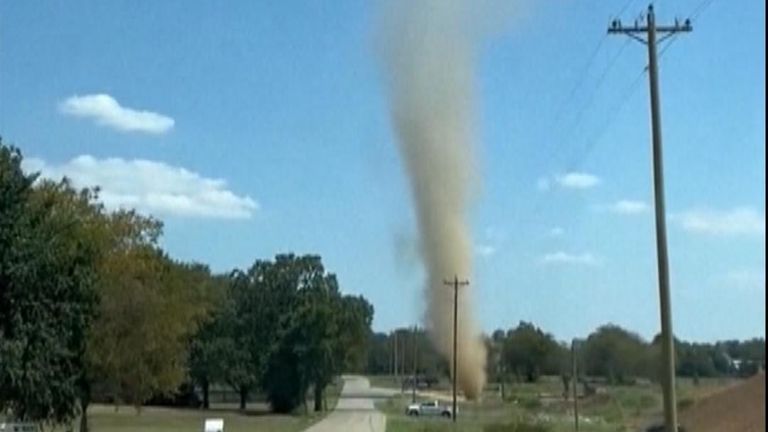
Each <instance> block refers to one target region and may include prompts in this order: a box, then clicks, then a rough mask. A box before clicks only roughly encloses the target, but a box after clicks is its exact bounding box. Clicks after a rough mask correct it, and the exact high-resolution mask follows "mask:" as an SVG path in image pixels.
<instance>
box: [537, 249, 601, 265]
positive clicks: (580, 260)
mask: <svg viewBox="0 0 768 432" xmlns="http://www.w3.org/2000/svg"><path fill="white" fill-rule="evenodd" d="M541 262H542V263H543V264H574V265H586V266H594V265H597V264H598V261H597V258H595V256H594V255H592V254H591V253H589V252H585V253H582V254H570V253H567V252H563V251H558V252H553V253H548V254H546V255H544V256H543V257H542V258H541Z"/></svg>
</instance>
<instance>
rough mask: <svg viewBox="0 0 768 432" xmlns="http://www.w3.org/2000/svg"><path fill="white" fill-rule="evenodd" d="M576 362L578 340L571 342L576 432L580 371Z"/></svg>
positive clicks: (577, 425)
mask: <svg viewBox="0 0 768 432" xmlns="http://www.w3.org/2000/svg"><path fill="white" fill-rule="evenodd" d="M577 364H578V363H577V361H576V339H573V341H571V366H572V369H573V379H572V381H573V382H572V383H571V387H573V389H572V390H573V424H574V426H575V428H576V432H578V430H579V370H578V366H577Z"/></svg>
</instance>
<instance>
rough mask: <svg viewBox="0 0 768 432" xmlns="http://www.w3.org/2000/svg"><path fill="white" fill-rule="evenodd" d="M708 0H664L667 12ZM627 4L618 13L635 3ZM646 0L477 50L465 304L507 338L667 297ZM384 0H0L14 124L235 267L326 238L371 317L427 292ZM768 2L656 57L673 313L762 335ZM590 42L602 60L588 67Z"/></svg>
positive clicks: (507, 35)
mask: <svg viewBox="0 0 768 432" xmlns="http://www.w3.org/2000/svg"><path fill="white" fill-rule="evenodd" d="M700 4H701V0H692V1H676V2H671V1H660V2H657V6H656V8H657V10H658V19H659V20H660V21H669V20H671V19H673V18H674V17H675V16H680V17H685V16H687V15H688V14H690V13H691V12H693V11H694V10H695V9H696V8H697V6H698V5H700ZM625 5H626V8H625ZM645 6H646V5H645V4H643V3H641V2H638V1H629V2H627V1H624V0H622V1H618V0H616V1H604V0H584V1H580V2H570V1H564V0H561V1H554V0H553V1H549V2H538V1H533V0H520V2H519V4H518V6H517V7H516V8H515V10H514V13H513V17H512V19H511V20H510V21H509V23H508V24H507V25H506V26H505V27H504V28H503V31H501V32H499V34H497V35H495V37H493V38H491V39H489V40H487V41H486V42H485V43H484V44H483V45H482V47H481V49H480V50H479V52H478V56H477V59H476V60H477V61H476V72H477V75H476V89H477V100H478V112H477V113H476V119H477V122H476V129H477V132H478V133H477V148H478V153H479V154H478V159H479V161H480V162H479V166H480V169H479V172H480V174H481V175H480V177H481V180H482V182H481V183H482V185H481V187H480V188H478V192H477V195H476V197H475V199H474V202H473V206H472V210H471V223H472V233H473V237H474V242H475V252H476V253H475V274H474V275H473V277H472V285H473V287H474V289H475V308H476V309H477V311H478V313H477V315H479V317H480V319H481V324H482V327H483V328H484V329H485V330H487V331H491V330H493V329H494V328H497V327H504V328H508V327H510V326H514V325H516V323H517V322H518V321H520V320H531V321H533V322H535V323H536V324H538V325H540V326H542V327H543V328H545V329H546V330H548V331H550V332H552V333H554V334H555V335H556V336H557V337H559V338H562V339H566V338H571V337H574V336H585V335H586V334H587V333H588V332H590V331H591V330H593V329H594V328H595V327H596V326H598V325H600V324H603V323H606V322H614V323H617V324H620V325H622V326H626V327H629V328H631V329H633V330H636V331H638V332H639V333H640V334H642V335H643V336H645V337H651V336H652V335H653V334H654V333H656V332H657V331H658V327H659V326H658V300H657V298H658V297H657V289H656V271H655V255H654V237H653V221H652V212H651V209H652V208H651V207H649V206H650V204H651V200H652V195H651V183H650V181H651V180H650V173H651V165H650V146H649V117H648V91H647V89H648V85H647V77H646V76H645V75H643V74H642V70H643V68H644V66H645V59H646V50H645V47H644V46H641V45H640V44H637V43H634V42H629V41H628V40H626V39H625V38H622V37H618V36H610V37H609V36H606V35H605V30H606V28H607V25H608V23H609V21H610V19H611V18H612V17H613V16H614V15H615V14H617V13H618V12H619V11H621V10H622V9H625V12H624V14H623V15H622V18H623V19H624V20H625V21H632V20H633V18H634V17H635V16H637V15H638V14H639V13H640V12H641V11H643V10H644V9H645ZM376 13H377V8H376V7H375V2H365V1H353V0H340V1H335V2H319V1H308V2H296V1H286V2H246V1H242V2H228V3H227V4H223V3H215V4H214V3H211V2H204V1H194V2H190V1H163V2H150V1H144V2H135V1H116V0H115V1H109V2H85V1H82V2H81V1H69V2H62V1H50V2H45V3H41V2H0V135H2V137H3V140H4V141H5V142H11V143H14V144H16V145H18V146H19V147H20V148H21V149H22V151H23V152H24V154H25V156H26V157H27V158H28V161H27V166H28V168H29V169H35V170H41V171H42V172H43V174H44V175H47V176H51V177H56V176H60V175H68V176H70V177H72V178H73V179H74V180H75V181H76V182H79V183H81V184H82V185H86V184H89V183H99V184H101V185H102V188H103V197H104V200H105V202H106V203H107V204H108V205H110V206H113V207H114V206H120V205H123V206H125V205H132V206H136V207H138V208H139V209H140V210H142V211H144V212H147V213H152V214H155V215H157V216H158V217H160V218H161V219H163V220H164V221H165V224H166V225H165V237H164V240H163V244H164V246H165V247H166V248H167V249H168V251H169V252H170V253H171V254H172V255H173V256H175V257H178V258H181V259H185V260H198V261H202V262H206V263H209V264H210V265H211V266H212V268H213V269H214V270H217V271H224V270H228V269H231V268H233V267H242V266H247V265H248V264H249V263H250V262H252V261H253V260H254V259H255V258H265V257H270V256H273V255H274V254H275V253H278V252H284V251H294V252H297V253H319V254H321V255H322V256H323V259H324V261H325V263H326V266H327V267H328V268H329V269H330V270H331V271H334V272H336V273H337V274H338V275H339V279H340V281H341V284H342V287H343V289H344V290H345V291H347V292H353V293H360V294H364V295H365V296H366V297H367V298H368V299H370V300H371V302H372V303H373V304H374V307H375V309H376V317H375V320H374V327H375V328H376V329H378V330H388V329H390V328H392V327H394V326H399V325H410V324H412V323H413V322H414V321H416V320H418V319H419V317H420V316H421V314H422V311H423V301H422V294H421V286H422V285H423V280H424V275H423V273H422V271H421V269H420V265H419V264H418V260H417V255H416V254H415V252H414V244H415V243H416V236H417V233H416V232H415V223H414V216H413V212H412V207H411V201H410V197H409V191H408V187H407V183H406V180H405V177H404V172H403V170H402V168H401V165H400V159H399V156H398V153H397V148H396V145H395V142H394V140H395V135H394V133H393V131H392V123H391V118H390V115H389V108H388V105H387V95H386V94H385V91H384V88H383V83H382V81H383V79H382V74H381V69H380V66H381V64H380V61H379V58H378V57H377V55H376V51H375V48H374V36H375V31H374V29H375V23H376ZM764 40H765V4H764V2H746V1H742V2H736V3H734V2H725V1H722V0H719V1H718V0H715V1H713V2H711V4H709V5H708V6H707V7H706V8H705V9H704V10H703V12H702V13H701V14H700V15H698V17H697V18H696V20H695V21H694V32H693V33H691V34H687V35H684V36H681V37H679V38H678V40H675V41H674V43H673V44H672V45H671V46H670V47H669V48H668V49H667V50H665V51H664V54H663V56H662V59H661V90H662V116H663V130H664V142H665V164H666V166H665V168H666V181H667V208H668V213H669V218H668V219H669V244H670V253H671V267H672V289H673V296H672V300H673V307H674V320H675V329H676V333H677V334H678V336H680V337H682V338H686V339H694V340H713V339H720V338H731V337H736V338H744V337H751V336H764V334H765V120H764V119H765V80H764V78H765V42H764ZM590 59H591V61H590Z"/></svg>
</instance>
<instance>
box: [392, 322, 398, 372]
mask: <svg viewBox="0 0 768 432" xmlns="http://www.w3.org/2000/svg"><path fill="white" fill-rule="evenodd" d="M392 349H393V350H394V353H393V355H392V366H393V370H394V374H395V382H397V381H398V379H397V328H395V333H394V336H393V340H392Z"/></svg>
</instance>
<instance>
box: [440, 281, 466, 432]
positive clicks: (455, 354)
mask: <svg viewBox="0 0 768 432" xmlns="http://www.w3.org/2000/svg"><path fill="white" fill-rule="evenodd" d="M443 283H444V284H445V285H447V286H450V287H453V410H452V412H451V418H452V419H453V422H454V423H456V414H457V412H456V376H457V375H458V374H459V369H458V361H457V357H458V350H457V348H458V338H457V334H458V322H459V287H460V286H466V285H469V281H461V282H460V281H459V277H458V276H454V277H453V281H444V282H443Z"/></svg>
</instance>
